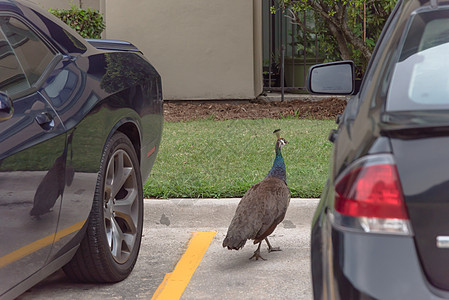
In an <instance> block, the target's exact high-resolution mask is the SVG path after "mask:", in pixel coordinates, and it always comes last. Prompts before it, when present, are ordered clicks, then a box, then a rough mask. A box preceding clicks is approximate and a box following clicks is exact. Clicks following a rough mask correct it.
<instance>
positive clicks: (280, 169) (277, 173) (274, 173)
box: [267, 147, 287, 183]
mask: <svg viewBox="0 0 449 300" xmlns="http://www.w3.org/2000/svg"><path fill="white" fill-rule="evenodd" d="M267 177H276V178H279V179H282V180H283V181H284V182H285V183H287V172H286V170H285V162H284V158H283V157H282V154H281V149H279V148H278V147H276V158H275V159H274V162H273V167H271V170H270V172H268V175H267Z"/></svg>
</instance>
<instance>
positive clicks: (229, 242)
mask: <svg viewBox="0 0 449 300" xmlns="http://www.w3.org/2000/svg"><path fill="white" fill-rule="evenodd" d="M245 243H246V239H243V240H242V239H237V238H233V237H229V236H226V238H225V239H224V240H223V248H226V247H228V249H229V250H239V249H241V248H243V246H245Z"/></svg>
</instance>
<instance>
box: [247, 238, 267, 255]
mask: <svg viewBox="0 0 449 300" xmlns="http://www.w3.org/2000/svg"><path fill="white" fill-rule="evenodd" d="M261 244H262V241H260V242H259V247H257V250H256V251H254V254H253V256H251V257H250V258H249V259H253V258H256V260H259V258H260V259H262V260H266V259H265V258H263V257H262V256H260V245H261Z"/></svg>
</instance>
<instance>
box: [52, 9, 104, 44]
mask: <svg viewBox="0 0 449 300" xmlns="http://www.w3.org/2000/svg"><path fill="white" fill-rule="evenodd" d="M48 11H49V12H51V13H52V14H54V15H55V16H57V17H58V18H59V19H61V20H62V21H64V22H65V23H66V24H68V25H69V26H70V27H72V28H73V29H75V30H76V31H77V32H78V33H79V34H80V35H81V36H82V37H84V38H91V39H99V38H101V33H102V32H103V30H104V29H105V28H106V25H105V24H104V20H103V15H102V14H101V13H100V12H99V11H98V10H94V9H91V8H88V9H80V8H78V7H77V6H75V5H73V6H72V8H70V9H51V8H50V9H49V10H48Z"/></svg>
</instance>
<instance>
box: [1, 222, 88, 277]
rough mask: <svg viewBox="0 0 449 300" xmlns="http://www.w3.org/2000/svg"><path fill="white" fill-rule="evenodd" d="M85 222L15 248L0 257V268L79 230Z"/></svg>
mask: <svg viewBox="0 0 449 300" xmlns="http://www.w3.org/2000/svg"><path fill="white" fill-rule="evenodd" d="M85 222H86V220H84V221H81V222H79V223H76V224H74V225H72V226H70V227H67V228H65V229H62V230H60V231H58V232H57V233H55V234H51V235H49V236H46V237H44V238H42V239H40V240H37V241H34V242H32V243H31V244H28V245H26V246H23V247H22V248H20V249H17V250H15V251H13V252H10V253H8V254H6V255H4V256H2V257H0V268H3V267H4V266H6V265H9V264H10V263H13V262H15V261H17V260H19V259H21V258H23V257H25V256H27V255H30V254H31V253H33V252H36V251H38V250H40V249H42V248H44V247H46V246H49V245H51V244H52V243H53V241H55V242H56V241H58V240H60V239H61V238H63V237H65V236H67V235H69V234H71V233H74V232H76V231H78V230H80V229H81V228H82V227H83V225H84V223H85Z"/></svg>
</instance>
